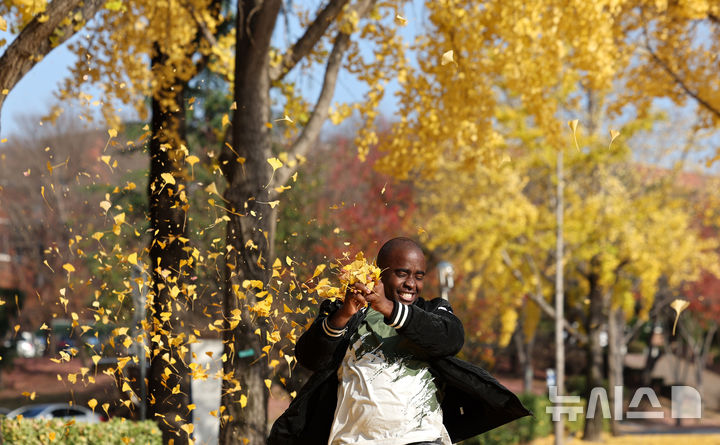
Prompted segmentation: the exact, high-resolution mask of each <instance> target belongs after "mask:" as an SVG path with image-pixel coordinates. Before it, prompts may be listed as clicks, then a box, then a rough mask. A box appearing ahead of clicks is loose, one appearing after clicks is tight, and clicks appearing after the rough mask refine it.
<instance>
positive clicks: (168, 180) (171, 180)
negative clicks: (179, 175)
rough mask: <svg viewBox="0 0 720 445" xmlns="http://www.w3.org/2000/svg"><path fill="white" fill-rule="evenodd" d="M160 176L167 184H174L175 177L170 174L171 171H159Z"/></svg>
mask: <svg viewBox="0 0 720 445" xmlns="http://www.w3.org/2000/svg"><path fill="white" fill-rule="evenodd" d="M160 177H161V178H162V179H163V181H165V183H167V184H175V177H174V176H173V175H172V173H161V174H160Z"/></svg>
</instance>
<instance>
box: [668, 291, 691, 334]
mask: <svg viewBox="0 0 720 445" xmlns="http://www.w3.org/2000/svg"><path fill="white" fill-rule="evenodd" d="M688 306H690V302H689V301H686V300H681V299H680V298H676V299H675V300H674V301H673V302H672V303H670V307H671V308H673V309H675V322H674V323H673V331H672V335H675V327H676V326H677V322H678V319H680V313H681V312H682V311H684V310H685V309H687V308H688Z"/></svg>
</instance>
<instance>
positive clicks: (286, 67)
mask: <svg viewBox="0 0 720 445" xmlns="http://www.w3.org/2000/svg"><path fill="white" fill-rule="evenodd" d="M348 2H349V0H330V2H329V3H328V4H327V5H326V6H325V8H323V10H322V11H320V13H319V14H318V15H317V17H315V20H314V21H313V22H312V23H311V24H310V26H308V27H307V29H306V30H305V34H303V35H302V37H300V38H299V39H298V41H297V42H295V44H294V45H293V46H292V47H291V48H290V49H288V51H287V52H286V53H285V54H283V56H282V60H281V61H280V63H279V64H278V65H277V66H273V67H271V68H270V79H271V80H272V81H273V82H275V81H278V80H281V79H282V78H283V77H285V75H286V74H287V73H289V72H290V71H291V70H292V69H293V68H294V67H295V65H297V64H298V62H300V61H301V60H302V59H303V58H304V57H305V56H307V55H308V54H309V53H310V51H311V50H312V49H313V47H315V45H316V44H317V42H318V41H319V40H320V39H321V38H322V36H323V35H324V34H325V31H327V29H328V27H329V26H330V24H331V23H332V22H333V21H335V19H336V18H337V16H338V15H339V14H340V11H342V9H343V7H345V5H346V4H347V3H348Z"/></svg>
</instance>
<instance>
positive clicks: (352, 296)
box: [328, 287, 367, 329]
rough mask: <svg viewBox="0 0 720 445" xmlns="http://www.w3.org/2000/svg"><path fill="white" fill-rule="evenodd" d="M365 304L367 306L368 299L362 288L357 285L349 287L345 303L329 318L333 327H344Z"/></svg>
mask: <svg viewBox="0 0 720 445" xmlns="http://www.w3.org/2000/svg"><path fill="white" fill-rule="evenodd" d="M365 306H367V300H365V297H364V295H363V292H362V290H361V289H358V288H357V287H348V289H347V291H346V292H345V300H344V301H343V305H342V306H341V307H340V309H338V311H337V312H335V313H334V314H332V316H330V319H329V320H328V321H329V322H330V325H331V327H333V328H335V329H342V328H344V327H345V325H346V324H347V322H348V321H349V320H350V319H351V318H352V316H353V315H355V314H356V313H357V311H359V310H360V309H362V308H364V307H365Z"/></svg>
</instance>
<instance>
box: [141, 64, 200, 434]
mask: <svg viewBox="0 0 720 445" xmlns="http://www.w3.org/2000/svg"><path fill="white" fill-rule="evenodd" d="M165 60H166V57H165V56H164V55H163V54H156V55H155V56H154V57H153V59H152V62H151V63H152V65H153V67H160V66H163V64H164V63H165ZM160 81H162V80H160ZM184 89H185V85H184V84H181V83H177V82H176V83H175V84H174V85H167V86H166V88H164V91H163V92H162V94H161V95H160V96H162V97H163V99H164V100H167V99H171V100H172V105H171V107H170V109H169V110H168V109H166V108H165V107H164V106H162V105H161V102H160V100H158V98H153V99H152V123H151V129H152V134H153V137H152V139H151V140H150V143H149V149H150V177H149V179H148V197H149V206H150V227H151V230H152V234H153V235H152V242H151V245H150V260H151V265H150V269H151V276H152V282H153V284H152V286H153V288H152V293H151V295H149V296H148V297H149V309H150V314H151V320H152V327H151V329H152V331H151V333H150V336H149V337H150V339H151V344H150V347H151V356H150V373H149V375H148V397H149V401H148V413H149V414H150V416H151V417H150V418H151V419H153V420H155V421H157V422H158V425H159V426H160V429H161V431H162V433H163V442H164V443H168V442H169V441H170V440H174V443H175V444H176V445H179V444H187V443H188V442H189V441H188V434H187V432H186V431H184V430H182V429H181V427H182V426H183V425H184V424H186V423H190V422H191V415H190V413H189V411H188V408H187V406H188V405H189V404H190V377H189V373H188V368H187V366H186V364H187V363H188V356H189V354H188V353H189V350H188V349H187V347H186V346H185V339H184V338H185V333H184V330H185V329H186V322H187V318H188V317H187V314H188V312H189V310H190V301H189V298H188V295H187V293H186V291H185V290H184V289H183V284H184V281H185V279H184V277H185V275H186V274H187V271H186V270H185V269H186V268H187V267H188V266H187V265H185V266H182V265H181V261H183V260H187V258H188V253H187V251H185V250H184V248H185V247H187V245H186V244H185V243H186V242H187V238H186V233H187V230H186V226H185V221H186V212H187V205H188V203H187V198H186V196H185V193H186V191H185V180H184V177H183V170H182V159H183V155H184V154H183V153H182V151H181V149H180V147H181V146H182V145H183V144H184V143H185V138H186V129H185V105H184V100H183V99H184ZM163 174H170V175H172V178H173V180H174V184H172V183H171V182H172V181H170V182H168V181H167V180H166V179H165V178H163V177H162V175H163ZM166 177H167V176H166ZM184 268H185V269H184ZM175 287H177V289H179V290H180V292H179V293H177V292H174V291H173V289H175ZM166 369H167V370H169V371H170V372H167V371H166Z"/></svg>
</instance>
